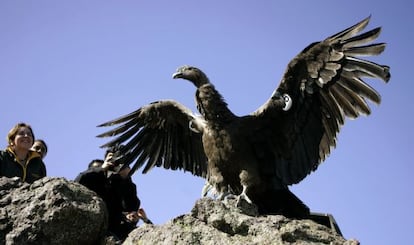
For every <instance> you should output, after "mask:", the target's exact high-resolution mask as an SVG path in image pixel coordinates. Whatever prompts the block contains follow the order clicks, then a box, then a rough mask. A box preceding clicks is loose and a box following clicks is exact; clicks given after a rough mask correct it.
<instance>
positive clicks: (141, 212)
mask: <svg viewBox="0 0 414 245" xmlns="http://www.w3.org/2000/svg"><path fill="white" fill-rule="evenodd" d="M137 214H138V217H139V218H140V219H142V220H144V221H145V220H147V219H148V218H147V214H146V213H145V211H144V209H143V208H140V209H138V212H137Z"/></svg>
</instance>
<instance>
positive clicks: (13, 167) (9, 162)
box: [0, 148, 46, 183]
mask: <svg viewBox="0 0 414 245" xmlns="http://www.w3.org/2000/svg"><path fill="white" fill-rule="evenodd" d="M0 176H5V177H9V178H12V177H20V178H21V179H22V181H24V182H27V183H33V182H34V181H35V180H38V179H41V178H43V177H45V176H46V167H45V164H44V163H43V161H42V158H41V157H40V155H39V154H38V153H37V152H34V151H29V157H28V158H27V160H26V163H25V164H21V163H19V161H17V157H16V154H15V153H14V151H13V150H12V149H10V148H7V149H5V150H1V151H0Z"/></svg>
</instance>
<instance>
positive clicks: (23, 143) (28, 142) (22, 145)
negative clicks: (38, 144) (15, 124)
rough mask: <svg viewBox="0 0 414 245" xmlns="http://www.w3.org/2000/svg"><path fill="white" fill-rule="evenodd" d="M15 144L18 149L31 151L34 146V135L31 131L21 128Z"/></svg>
mask: <svg viewBox="0 0 414 245" xmlns="http://www.w3.org/2000/svg"><path fill="white" fill-rule="evenodd" d="M13 143H14V145H15V147H16V148H17V149H22V150H29V149H30V148H31V147H32V145H33V135H32V132H31V131H30V129H29V128H27V127H21V128H19V130H17V133H16V137H15V138H14V142H13Z"/></svg>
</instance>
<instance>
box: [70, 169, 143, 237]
mask: <svg viewBox="0 0 414 245" xmlns="http://www.w3.org/2000/svg"><path fill="white" fill-rule="evenodd" d="M75 181H76V182H79V183H80V184H82V185H84V186H86V187H87V188H88V189H90V190H92V191H94V192H95V193H96V194H97V195H98V196H99V197H101V198H102V199H103V201H104V202H105V204H106V206H107V209H108V231H110V232H112V233H114V234H115V235H116V236H117V237H118V238H119V239H121V240H124V239H125V238H126V237H127V236H128V234H129V232H130V231H132V230H133V229H134V228H135V225H136V223H129V222H127V221H126V219H125V215H124V213H123V212H131V211H137V210H138V209H139V207H140V204H141V202H140V200H139V198H138V197H137V190H136V185H135V184H134V183H133V182H132V180H131V178H130V177H129V178H126V179H124V178H122V177H121V176H120V175H119V174H112V175H110V176H109V177H108V176H107V172H106V171H105V170H104V169H102V168H101V167H96V168H90V169H88V170H86V171H84V172H82V173H80V174H79V175H78V176H77V177H76V179H75Z"/></svg>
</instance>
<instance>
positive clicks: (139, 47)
mask: <svg viewBox="0 0 414 245" xmlns="http://www.w3.org/2000/svg"><path fill="white" fill-rule="evenodd" d="M413 5H414V4H413V3H412V2H411V1H408V0H407V1H402V0H397V1H384V2H381V3H380V2H378V1H373V0H368V1H354V0H351V1H346V3H345V2H343V1H297V0H294V1H270V0H268V1H236V0H230V1H218V0H210V1H189V0H177V1H168V0H154V1H132V0H130V1H77V0H71V1H52V0H47V1H46V0H38V1H14V0H13V1H12V0H4V1H1V2H0V32H1V38H0V81H1V96H0V103H1V106H2V109H1V114H0V115H1V117H0V118H1V121H0V122H1V123H0V132H2V134H3V137H4V138H3V141H0V148H4V147H5V146H6V135H7V133H8V131H9V130H10V128H11V127H13V125H15V124H16V123H17V122H21V121H23V122H27V123H29V124H31V125H32V127H33V129H34V131H35V135H36V136H37V137H38V138H43V139H44V140H46V141H47V143H48V145H49V153H48V155H47V157H46V158H45V163H46V165H47V171H48V175H49V176H54V177H65V178H67V179H70V180H72V179H74V178H75V177H76V175H77V174H78V173H79V172H81V171H83V170H84V169H85V168H86V165H87V164H88V162H89V161H90V160H91V159H94V158H100V157H102V155H103V154H104V151H103V150H102V149H100V148H99V146H100V145H102V144H103V143H105V142H106V139H98V138H96V137H95V136H96V135H98V134H100V133H102V132H104V131H105V130H106V129H102V128H97V127H96V125H98V124H100V123H102V122H105V121H107V120H110V119H113V118H115V117H118V116H120V115H123V114H126V113H129V112H131V111H132V110H135V109H137V108H138V107H140V106H142V105H145V104H147V103H149V102H152V101H155V100H159V99H175V100H177V101H179V102H181V103H183V104H184V105H186V106H188V107H189V108H191V109H193V110H195V105H194V92H195V89H194V87H193V85H192V84H190V83H188V82H185V81H183V80H173V79H172V78H171V75H172V73H173V72H174V71H175V69H176V68H177V67H179V66H181V65H183V64H190V65H194V66H197V67H199V68H201V69H202V70H204V71H205V72H206V74H207V75H208V76H209V77H210V80H211V81H212V82H213V83H214V84H215V85H216V88H217V89H218V90H219V91H220V92H221V93H222V95H223V96H224V98H225V99H226V101H227V102H228V104H229V107H230V109H232V110H233V111H234V112H235V113H236V114H238V115H244V114H248V113H250V112H252V111H254V110H255V109H256V108H258V107H259V106H260V105H261V104H262V103H264V102H265V101H266V100H267V99H268V97H269V96H270V94H271V92H272V91H273V90H274V89H275V88H276V86H277V85H278V84H279V80H280V78H281V76H282V73H283V72H284V69H285V67H286V65H287V64H288V62H289V61H290V60H291V59H292V58H293V57H294V56H295V55H296V54H297V53H298V52H300V51H301V50H302V49H303V48H305V47H306V46H307V45H308V44H310V43H311V42H314V41H319V40H322V39H324V38H326V37H328V36H329V35H331V34H334V33H336V32H338V31H340V30H342V29H344V28H346V27H348V26H351V25H353V24H355V23H356V22H358V21H359V20H361V19H363V18H365V17H367V16H369V15H371V16H372V18H371V23H370V25H369V26H368V28H374V27H377V26H382V27H383V31H382V34H381V36H380V37H379V41H380V42H386V43H388V46H387V49H386V50H385V52H384V53H383V54H382V55H381V56H379V57H374V58H373V60H374V61H376V62H379V63H382V64H387V65H389V66H390V67H391V73H392V78H391V80H390V82H389V83H388V84H384V83H383V82H381V81H377V80H372V81H369V82H370V84H371V85H372V86H373V87H375V88H376V89H377V90H378V91H379V92H380V93H381V95H382V103H381V105H380V106H376V105H372V104H371V106H372V114H371V115H370V116H369V117H361V118H359V119H357V120H353V121H351V120H347V122H346V124H345V126H344V127H343V128H342V130H341V132H340V134H339V139H338V145H337V148H336V149H335V150H333V151H332V153H331V155H330V157H329V158H328V159H327V160H326V161H325V162H324V163H323V164H322V165H321V166H320V167H319V168H318V170H317V171H316V172H314V173H312V174H311V175H310V176H308V177H307V178H306V179H305V180H304V181H302V182H301V183H299V184H297V185H294V186H292V188H291V189H292V191H293V192H294V193H295V194H296V195H298V196H299V197H300V198H301V199H302V200H303V201H304V202H305V203H306V204H307V205H308V206H309V207H310V208H311V210H312V211H315V212H324V213H331V214H333V215H334V217H335V219H336V220H337V222H338V224H339V226H340V228H341V229H342V232H343V233H344V236H345V237H346V238H356V239H358V240H359V241H360V242H362V244H408V243H409V241H408V240H409V234H411V229H412V225H411V223H412V222H411V221H412V220H413V219H414V212H413V209H412V208H413V207H414V200H413V186H414V180H413V166H412V164H413V160H412V159H413V157H412V156H411V155H409V153H411V152H412V151H413V150H414V147H413V146H414V144H413V143H412V139H413V137H414V133H413V129H412V125H413V124H414V122H413V116H412V115H413V112H414V111H413V106H412V103H411V102H410V99H411V97H410V94H411V92H412V91H413V89H414V83H413V81H412V76H411V75H410V73H411V71H412V63H413V62H412V56H413V54H414V53H413V48H412V43H413V41H414V38H413V35H414V34H413V33H414V25H413V23H414V17H413V14H412V10H413V9H414V6H413ZM133 179H134V181H135V182H136V183H137V185H138V193H139V197H140V199H141V201H142V206H143V207H144V208H145V209H146V211H147V213H148V215H149V216H150V218H151V219H152V220H153V221H154V222H155V223H157V224H162V223H164V222H166V221H167V220H170V219H172V218H174V217H176V216H178V215H180V214H183V213H188V212H189V211H190V209H191V208H192V207H193V205H194V202H195V201H196V200H197V199H198V198H199V197H200V192H201V188H202V186H203V184H204V180H203V179H201V178H198V177H194V176H192V175H191V174H189V173H183V172H178V171H171V170H164V169H159V168H158V169H154V170H152V171H150V172H149V173H148V174H146V175H142V174H141V173H140V172H137V173H136V174H135V175H134V177H133Z"/></svg>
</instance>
